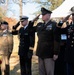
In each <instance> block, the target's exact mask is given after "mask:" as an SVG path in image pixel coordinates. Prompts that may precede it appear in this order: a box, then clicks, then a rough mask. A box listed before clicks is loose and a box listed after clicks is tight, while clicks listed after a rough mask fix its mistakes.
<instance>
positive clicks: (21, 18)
mask: <svg viewBox="0 0 74 75" xmlns="http://www.w3.org/2000/svg"><path fill="white" fill-rule="evenodd" d="M24 20H28V17H27V16H20V21H24Z"/></svg>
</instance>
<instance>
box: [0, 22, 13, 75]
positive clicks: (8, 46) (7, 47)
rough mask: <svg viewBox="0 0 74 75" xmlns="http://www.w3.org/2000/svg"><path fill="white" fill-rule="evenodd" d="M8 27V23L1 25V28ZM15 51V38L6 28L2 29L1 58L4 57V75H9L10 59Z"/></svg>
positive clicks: (0, 39) (0, 33)
mask: <svg viewBox="0 0 74 75" xmlns="http://www.w3.org/2000/svg"><path fill="white" fill-rule="evenodd" d="M2 25H3V26H4V25H6V26H8V23H7V22H6V21H3V22H2V23H1V26H2ZM12 50H13V36H12V34H11V32H10V31H9V30H8V29H7V28H6V29H4V30H2V27H1V29H0V56H1V57H2V58H1V59H2V64H1V72H2V75H9V58H10V55H11V53H12Z"/></svg>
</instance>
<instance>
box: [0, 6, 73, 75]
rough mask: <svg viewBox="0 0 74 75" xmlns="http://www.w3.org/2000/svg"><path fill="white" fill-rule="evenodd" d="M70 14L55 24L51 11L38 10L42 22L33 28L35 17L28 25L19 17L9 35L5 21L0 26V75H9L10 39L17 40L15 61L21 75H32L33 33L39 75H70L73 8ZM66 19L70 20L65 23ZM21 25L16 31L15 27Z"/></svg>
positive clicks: (71, 73)
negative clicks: (15, 37) (17, 37)
mask: <svg viewBox="0 0 74 75" xmlns="http://www.w3.org/2000/svg"><path fill="white" fill-rule="evenodd" d="M70 11H71V13H70V14H69V15H68V16H67V17H65V18H64V19H62V20H61V21H59V22H58V23H57V22H55V21H53V20H51V14H52V11H50V10H47V9H46V8H44V7H42V8H41V15H42V20H43V22H39V23H38V24H37V25H35V26H34V22H35V21H37V20H38V18H39V16H40V15H38V16H37V17H36V18H35V19H33V20H32V21H28V17H27V16H21V17H20V21H19V22H18V23H17V24H16V25H14V26H13V27H12V31H9V24H8V22H6V21H3V22H1V24H0V56H1V57H2V58H1V59H2V64H1V66H0V70H1V71H0V72H1V74H0V75H10V74H9V72H10V68H9V59H10V56H11V53H12V50H13V35H18V36H19V50H18V55H19V61H20V70H21V75H32V70H31V65H32V61H31V60H32V55H33V47H34V43H35V32H37V36H38V42H37V50H36V55H37V56H38V65H39V75H74V71H73V70H74V58H73V57H74V7H72V8H71V10H70ZM69 19H70V20H69ZM20 24H21V25H22V27H20V29H19V30H17V28H18V26H19V25H20Z"/></svg>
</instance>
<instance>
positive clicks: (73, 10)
mask: <svg viewBox="0 0 74 75" xmlns="http://www.w3.org/2000/svg"><path fill="white" fill-rule="evenodd" d="M71 12H72V13H73V14H74V6H73V7H72V8H71Z"/></svg>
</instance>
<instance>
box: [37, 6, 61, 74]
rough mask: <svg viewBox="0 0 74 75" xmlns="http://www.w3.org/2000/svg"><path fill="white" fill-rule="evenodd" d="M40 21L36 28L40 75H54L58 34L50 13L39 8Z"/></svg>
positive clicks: (57, 50) (57, 51)
mask: <svg viewBox="0 0 74 75" xmlns="http://www.w3.org/2000/svg"><path fill="white" fill-rule="evenodd" d="M41 13H42V20H43V21H44V22H43V23H42V22H40V23H38V24H37V26H36V31H37V35H38V44H37V50H36V55H37V56H38V62H39V74H40V75H54V61H55V60H56V59H57V58H58V53H59V41H60V39H59V36H58V35H59V34H58V31H57V30H56V29H57V28H56V24H57V23H56V22H54V21H52V20H50V16H51V13H52V12H51V11H50V10H47V9H45V8H44V7H42V8H41Z"/></svg>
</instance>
